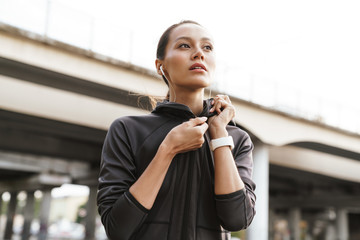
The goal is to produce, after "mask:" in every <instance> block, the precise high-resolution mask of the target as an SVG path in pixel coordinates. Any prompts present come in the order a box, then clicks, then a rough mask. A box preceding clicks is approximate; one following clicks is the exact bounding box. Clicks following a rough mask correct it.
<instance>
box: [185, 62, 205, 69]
mask: <svg viewBox="0 0 360 240" xmlns="http://www.w3.org/2000/svg"><path fill="white" fill-rule="evenodd" d="M196 67H200V68H202V69H196ZM189 70H204V71H207V70H206V67H205V65H204V64H201V63H194V64H193V65H191V67H190V68H189Z"/></svg>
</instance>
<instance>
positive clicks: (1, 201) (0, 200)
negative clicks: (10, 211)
mask: <svg viewBox="0 0 360 240" xmlns="http://www.w3.org/2000/svg"><path fill="white" fill-rule="evenodd" d="M2 194H3V193H0V229H2V228H1V227H2V226H1V225H2V222H1V213H2V211H1V210H2V203H3V200H2ZM0 238H1V236H0Z"/></svg>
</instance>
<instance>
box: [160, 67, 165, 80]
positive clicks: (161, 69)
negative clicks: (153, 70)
mask: <svg viewBox="0 0 360 240" xmlns="http://www.w3.org/2000/svg"><path fill="white" fill-rule="evenodd" d="M160 71H161V73H162V75H163V77H165V73H164V71H163V68H162V65H160Z"/></svg>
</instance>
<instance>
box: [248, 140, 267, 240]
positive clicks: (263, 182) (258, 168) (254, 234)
mask: <svg viewBox="0 0 360 240" xmlns="http://www.w3.org/2000/svg"><path fill="white" fill-rule="evenodd" d="M253 158H254V174H253V181H254V182H255V184H256V190H255V194H256V196H257V198H256V215H255V218H254V219H253V222H252V223H251V225H250V227H249V229H248V230H247V231H246V235H247V239H248V240H268V239H269V238H268V235H269V230H268V229H269V149H268V146H266V145H265V144H263V143H260V142H259V143H257V144H255V149H254V152H253Z"/></svg>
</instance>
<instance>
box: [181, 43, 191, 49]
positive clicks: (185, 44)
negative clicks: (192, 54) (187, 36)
mask: <svg viewBox="0 0 360 240" xmlns="http://www.w3.org/2000/svg"><path fill="white" fill-rule="evenodd" d="M179 48H190V46H189V44H187V43H181V44H180V45H179Z"/></svg>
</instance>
